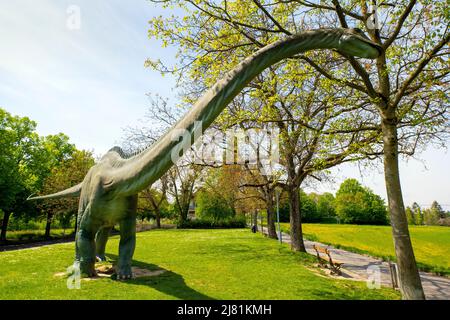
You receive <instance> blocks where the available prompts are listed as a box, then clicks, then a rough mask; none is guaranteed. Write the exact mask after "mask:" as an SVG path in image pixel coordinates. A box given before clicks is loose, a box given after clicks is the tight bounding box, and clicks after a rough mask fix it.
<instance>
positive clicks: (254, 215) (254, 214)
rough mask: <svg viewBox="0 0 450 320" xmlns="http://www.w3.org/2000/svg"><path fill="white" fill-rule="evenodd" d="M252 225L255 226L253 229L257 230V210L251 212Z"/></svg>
mask: <svg viewBox="0 0 450 320" xmlns="http://www.w3.org/2000/svg"><path fill="white" fill-rule="evenodd" d="M252 220H253V225H254V226H255V228H256V229H255V230H256V231H258V211H256V210H255V211H253V213H252Z"/></svg>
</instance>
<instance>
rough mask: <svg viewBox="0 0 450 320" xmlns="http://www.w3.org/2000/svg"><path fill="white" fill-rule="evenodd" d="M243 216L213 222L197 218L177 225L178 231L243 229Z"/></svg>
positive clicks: (208, 219)
mask: <svg viewBox="0 0 450 320" xmlns="http://www.w3.org/2000/svg"><path fill="white" fill-rule="evenodd" d="M246 224H247V223H246V221H245V216H236V217H231V218H224V219H219V220H215V219H212V218H198V219H194V220H187V221H184V222H180V223H178V225H177V228H179V229H231V228H245V227H246Z"/></svg>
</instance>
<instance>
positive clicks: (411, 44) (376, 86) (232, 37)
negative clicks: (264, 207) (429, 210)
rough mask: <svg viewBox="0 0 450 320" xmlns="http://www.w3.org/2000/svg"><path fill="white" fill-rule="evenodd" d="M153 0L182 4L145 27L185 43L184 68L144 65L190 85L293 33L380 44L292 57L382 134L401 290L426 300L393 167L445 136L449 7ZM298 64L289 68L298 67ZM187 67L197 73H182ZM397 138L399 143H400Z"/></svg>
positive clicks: (347, 0) (411, 1) (346, 0)
mask: <svg viewBox="0 0 450 320" xmlns="http://www.w3.org/2000/svg"><path fill="white" fill-rule="evenodd" d="M155 2H158V3H163V5H164V6H166V7H169V6H173V5H178V6H180V7H181V8H182V9H184V10H186V11H187V13H186V14H185V15H184V16H183V17H182V18H178V17H176V16H172V17H169V18H162V17H160V18H155V19H153V20H152V21H151V30H150V35H151V36H153V37H156V38H159V39H162V41H163V43H164V44H165V45H169V44H176V45H179V46H180V47H181V50H180V52H179V54H178V58H179V60H180V64H179V65H177V66H176V67H175V68H174V69H172V70H170V69H168V68H164V67H163V66H162V65H161V64H159V63H149V64H150V65H152V66H154V67H156V68H159V69H161V70H162V71H168V72H171V71H172V72H174V73H178V74H179V75H181V74H184V75H188V76H187V77H185V79H186V81H192V80H198V78H202V77H203V76H204V75H206V74H208V73H209V72H210V70H211V68H210V66H211V65H212V64H218V65H222V66H225V65H227V63H232V64H233V63H235V62H236V60H238V59H241V58H242V57H241V56H240V55H239V52H243V51H244V50H243V49H249V48H259V47H262V46H263V45H265V44H267V43H269V42H273V41H274V40H277V39H278V38H280V37H282V36H283V35H291V34H293V33H295V32H297V31H299V30H305V29H313V28H320V27H344V28H347V27H349V26H350V27H359V28H361V29H363V30H364V31H366V32H367V33H368V34H369V36H370V37H371V39H372V40H374V41H376V42H378V43H379V44H380V46H381V47H382V48H383V52H382V54H381V55H380V57H379V58H378V59H377V60H376V61H374V62H373V63H368V62H365V61H361V60H359V59H355V58H353V57H348V56H344V55H342V54H340V53H339V52H337V53H330V52H323V53H317V52H314V53H308V54H305V55H299V56H298V57H297V60H298V63H299V64H300V63H301V62H304V63H307V64H308V65H309V66H311V67H312V68H313V69H314V70H315V71H316V72H318V73H320V74H321V75H323V76H324V77H326V78H327V79H329V80H330V81H331V82H332V83H333V84H334V93H335V94H336V95H338V94H339V93H341V94H342V95H344V96H347V97H355V96H357V97H358V101H359V102H358V103H357V104H355V106H359V107H360V108H364V109H366V110H367V111H368V112H369V113H371V114H373V115H374V117H373V118H372V119H371V121H370V125H367V126H364V127H365V128H369V127H376V129H375V130H380V132H381V134H382V137H383V139H382V140H383V159H384V169H385V180H386V189H387V194H388V203H389V212H390V221H391V224H392V226H393V238H394V243H395V249H396V256H397V261H398V266H399V274H400V279H401V281H400V283H401V291H402V294H403V297H404V298H405V299H423V298H424V295H423V290H422V287H421V282H420V278H419V274H418V270H417V266H416V263H415V258H414V253H413V250H412V245H411V240H410V236H409V231H408V225H407V219H406V215H405V208H404V204H403V198H402V193H401V186H400V177H399V169H398V161H399V154H401V153H402V152H403V153H404V154H413V153H414V152H415V151H416V150H418V149H419V148H421V147H423V146H424V145H425V143H427V142H428V141H430V140H431V141H436V140H435V139H434V138H439V137H442V135H444V134H448V120H447V115H448V114H447V108H446V103H442V101H446V92H447V91H448V86H447V85H446V84H447V83H448V67H447V63H448V60H447V54H448V46H447V43H448V42H449V40H450V33H449V30H448V28H449V15H448V7H447V6H446V4H445V2H436V1H431V0H425V1H420V2H419V1H416V0H408V1H406V0H399V1H395V2H394V3H386V2H378V1H359V0H358V1H356V0H329V1H302V0H288V1H279V2H270V1H261V0H253V1H242V0H236V1H207V0H205V1H196V0H187V1H183V2H178V1H169V0H166V1H155ZM377 5H379V6H378V10H376V8H377ZM224 52H227V53H232V54H223V53H224ZM298 67H299V65H297V67H296V68H292V70H296V69H300V68H298ZM223 69H226V68H223ZM189 70H195V71H196V72H194V73H188V72H187V71H189ZM208 79H209V80H206V81H203V83H202V85H203V88H201V89H204V88H206V87H208V86H210V85H211V84H212V83H213V82H214V77H209V78H208ZM331 89H333V88H331ZM201 91H203V90H200V89H199V87H197V89H193V90H191V92H192V93H194V94H193V96H195V94H198V93H199V92H201ZM330 92H332V90H331V91H330ZM373 124H376V126H372V125H373ZM403 139H405V142H403V143H401V144H399V141H400V140H403ZM292 194H293V195H295V193H292ZM294 200H295V199H294ZM294 207H295V206H294ZM297 231H299V232H301V230H297ZM293 240H294V242H295V241H296V239H293Z"/></svg>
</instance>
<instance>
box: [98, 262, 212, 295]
mask: <svg viewBox="0 0 450 320" xmlns="http://www.w3.org/2000/svg"><path fill="white" fill-rule="evenodd" d="M106 255H107V257H108V258H110V259H111V260H112V262H113V263H115V262H116V261H117V260H118V258H119V257H118V256H117V255H114V254H106ZM132 265H133V266H134V267H139V268H143V269H147V270H150V271H156V270H164V271H165V272H164V273H162V274H160V275H157V276H143V277H139V278H135V279H131V280H126V281H123V283H129V284H134V285H142V286H147V287H150V288H153V289H155V290H158V291H160V292H162V293H165V294H167V295H169V296H172V297H174V298H177V299H181V300H214V298H211V297H209V296H207V295H205V294H203V293H201V292H198V291H197V290H195V289H192V288H191V287H189V286H188V285H187V284H186V282H185V281H184V279H183V277H182V276H181V275H179V274H177V273H175V272H172V271H169V270H165V269H163V268H160V267H159V266H157V265H155V264H150V263H146V262H142V261H136V260H133V262H132Z"/></svg>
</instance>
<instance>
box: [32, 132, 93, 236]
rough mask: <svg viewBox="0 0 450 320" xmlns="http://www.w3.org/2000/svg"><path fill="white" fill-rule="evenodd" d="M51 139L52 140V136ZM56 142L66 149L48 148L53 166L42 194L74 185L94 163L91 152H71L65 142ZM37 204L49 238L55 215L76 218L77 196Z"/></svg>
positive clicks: (64, 219)
mask: <svg viewBox="0 0 450 320" xmlns="http://www.w3.org/2000/svg"><path fill="white" fill-rule="evenodd" d="M64 140H66V139H64ZM52 141H54V139H53V138H52ZM56 142H57V143H56V144H55V145H56V146H62V148H61V149H60V150H63V151H64V149H65V148H66V151H65V152H64V153H63V154H59V153H56V152H55V151H54V150H53V148H49V152H51V153H52V154H54V155H55V157H54V161H55V167H54V168H53V169H52V170H51V173H50V175H49V176H48V177H47V178H46V179H45V181H44V184H43V187H42V190H41V193H42V194H52V193H55V192H58V191H61V190H65V189H67V188H70V187H71V186H74V185H76V184H77V183H79V182H80V181H82V180H83V179H84V177H85V176H86V174H87V172H88V171H89V169H90V168H91V167H92V166H93V165H94V164H95V161H94V158H93V156H92V153H91V152H89V151H85V150H82V151H80V150H75V151H73V152H72V148H71V147H70V146H68V145H67V143H62V144H61V143H60V142H61V141H58V140H56ZM67 150H70V156H69V155H68V154H67V153H68V151H67ZM56 161H58V162H56ZM56 164H57V165H56ZM38 206H39V208H40V209H41V212H42V213H43V214H44V215H45V218H46V226H45V237H46V238H50V230H51V224H52V222H53V221H54V219H55V217H58V218H59V219H60V220H62V221H66V222H69V221H71V220H75V221H76V220H77V213H78V198H61V199H55V200H52V201H45V202H41V203H39V204H38ZM75 231H76V223H75Z"/></svg>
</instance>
